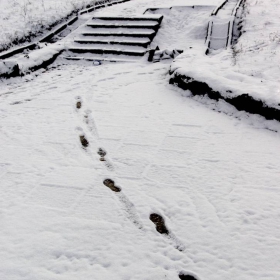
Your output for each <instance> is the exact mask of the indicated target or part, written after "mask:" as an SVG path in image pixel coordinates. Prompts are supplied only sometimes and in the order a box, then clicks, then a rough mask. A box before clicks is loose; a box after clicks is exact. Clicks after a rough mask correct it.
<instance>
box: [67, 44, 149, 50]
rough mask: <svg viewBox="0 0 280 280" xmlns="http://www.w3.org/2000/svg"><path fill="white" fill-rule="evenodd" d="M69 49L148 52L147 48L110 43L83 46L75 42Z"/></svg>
mask: <svg viewBox="0 0 280 280" xmlns="http://www.w3.org/2000/svg"><path fill="white" fill-rule="evenodd" d="M69 48H81V49H102V50H103V49H111V50H120V51H126V50H127V51H140V52H143V51H146V48H144V47H141V46H131V45H119V44H112V45H111V44H109V43H101V44H93V45H92V46H91V45H87V46H85V47H84V46H82V45H81V44H79V43H77V42H74V44H73V43H72V44H71V45H70V46H69Z"/></svg>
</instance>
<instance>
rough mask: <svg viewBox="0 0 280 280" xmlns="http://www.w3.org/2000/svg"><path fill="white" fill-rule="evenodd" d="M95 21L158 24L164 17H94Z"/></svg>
mask: <svg viewBox="0 0 280 280" xmlns="http://www.w3.org/2000/svg"><path fill="white" fill-rule="evenodd" d="M93 19H102V20H122V21H123V20H125V21H147V20H153V21H157V22H161V21H162V19H163V16H162V15H143V16H135V17H113V16H107V17H94V18H93Z"/></svg>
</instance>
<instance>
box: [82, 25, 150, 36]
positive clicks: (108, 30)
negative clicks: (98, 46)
mask: <svg viewBox="0 0 280 280" xmlns="http://www.w3.org/2000/svg"><path fill="white" fill-rule="evenodd" d="M83 32H85V33H86V32H89V33H104V34H108V35H110V34H112V33H113V34H122V33H125V34H147V35H151V34H154V33H155V31H154V30H153V29H151V30H150V29H135V30H131V29H129V28H124V27H120V28H118V29H115V28H102V27H99V28H95V29H94V31H92V29H91V28H90V27H85V28H84V29H83Z"/></svg>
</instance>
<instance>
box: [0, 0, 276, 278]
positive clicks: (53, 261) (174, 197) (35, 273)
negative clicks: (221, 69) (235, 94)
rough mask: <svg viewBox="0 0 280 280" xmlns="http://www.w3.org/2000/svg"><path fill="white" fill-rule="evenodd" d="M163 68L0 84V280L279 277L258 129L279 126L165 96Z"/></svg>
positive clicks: (271, 199) (121, 67)
mask: <svg viewBox="0 0 280 280" xmlns="http://www.w3.org/2000/svg"><path fill="white" fill-rule="evenodd" d="M168 2H170V1H158V0H154V1H147V0H135V1H131V2H128V3H126V4H123V5H124V6H123V7H124V8H123V10H121V7H120V5H119V6H114V7H110V8H106V13H107V14H110V13H114V14H115V15H118V13H119V14H126V15H130V14H133V13H136V11H138V13H140V11H141V13H143V11H144V10H145V9H146V8H147V7H150V6H160V5H161V6H162V7H163V6H164V5H167V4H168ZM180 2H181V3H180ZM182 2H184V3H186V1H174V4H176V3H177V4H178V5H181V4H182ZM194 2H196V4H197V3H198V2H197V1H187V3H190V4H194ZM205 2H206V1H204V3H205ZM209 2H210V1H207V4H209ZM201 3H202V4H203V2H202V1H201ZM211 4H217V1H216V2H215V1H213V2H212V1H211ZM141 9H142V10H141ZM103 13H104V14H105V11H103ZM96 14H97V13H96ZM98 14H99V15H101V14H102V12H101V11H99V12H98ZM202 22H203V20H202ZM165 27H166V26H165ZM202 27H203V25H202ZM202 27H201V28H202ZM165 31H166V34H168V32H169V31H168V29H165ZM186 34H189V37H187V38H188V39H189V40H193V42H194V45H196V46H197V45H199V44H200V42H201V43H203V38H202V37H198V38H197V39H196V40H195V39H194V38H192V39H191V36H193V33H192V32H189V33H186ZM162 36H163V35H162ZM181 38H182V37H180V40H181ZM174 40H175V38H174ZM171 41H172V40H171V39H170V42H171ZM158 42H159V43H161V42H163V41H162V40H159V41H158ZM173 44H174V45H175V43H173ZM194 45H187V44H186V45H185V47H190V46H192V47H194ZM170 63H171V61H170V60H169V61H165V62H160V63H155V64H150V63H147V62H143V61H139V62H136V63H123V64H106V63H105V64H102V65H100V66H92V65H90V66H86V65H75V64H73V65H71V64H69V65H63V66H56V67H54V68H53V69H49V70H47V71H39V72H37V73H34V74H32V75H27V76H25V77H23V78H13V79H9V80H6V81H1V84H0V119H1V122H0V135H1V137H0V180H1V187H0V223H1V230H0V279H5V280H22V279H25V280H31V279H42V280H47V279H48V280H50V279H51V280H53V279H57V280H58V279H65V280H66V279H67V280H74V279H75V280H76V279H85V280H87V279H88V280H89V279H96V280H103V279H104V280H105V279H114V280H129V279H131V280H162V279H169V280H176V279H179V277H178V274H179V273H180V272H183V273H185V274H191V275H194V276H195V277H196V279H198V280H224V279H231V280H248V279H260V280H278V279H279V278H280V272H279V262H280V251H279V239H280V226H279V223H278V220H279V217H280V210H279V207H278V205H279V199H280V191H279V187H278V185H279V179H280V175H279V174H280V170H279V166H280V156H279V153H278V151H279V149H280V141H279V140H280V139H279V138H280V136H279V132H272V131H270V130H267V129H265V128H264V127H268V126H269V127H272V126H273V129H274V130H276V131H279V130H280V125H279V123H274V122H269V121H264V120H263V119H262V118H261V117H258V116H250V115H247V114H245V113H239V112H236V111H234V110H233V109H232V108H231V109H230V110H231V114H232V116H230V115H226V114H223V113H219V112H218V111H219V110H220V107H223V108H225V106H226V104H223V103H217V104H216V103H213V102H211V101H208V105H207V106H205V104H201V103H199V102H197V100H198V98H193V99H191V98H187V97H186V96H188V94H189V93H188V92H184V91H182V90H180V89H178V88H176V87H174V86H172V85H169V74H168V73H169V68H170ZM201 72H202V71H201ZM204 102H205V100H204ZM219 106H220V107H219ZM77 107H78V108H77ZM213 109H215V110H213ZM81 137H82V138H81ZM83 137H85V138H83ZM81 139H87V143H88V144H86V142H85V140H84V141H83V143H84V145H85V146H87V147H83V146H82V144H81ZM100 148H101V149H102V150H103V151H105V152H106V156H105V161H100V155H99V154H98V151H99V149H100ZM105 179H111V180H114V182H115V185H116V186H117V187H119V188H120V189H121V192H113V191H111V190H110V188H108V187H106V186H105V185H104V184H103V181H104V180H105ZM151 213H158V214H160V215H161V216H162V217H163V218H164V219H165V223H166V226H167V228H168V230H169V235H168V236H166V235H161V234H160V233H158V232H157V231H156V229H155V225H154V224H153V223H152V222H151V221H150V219H149V216H150V214H151Z"/></svg>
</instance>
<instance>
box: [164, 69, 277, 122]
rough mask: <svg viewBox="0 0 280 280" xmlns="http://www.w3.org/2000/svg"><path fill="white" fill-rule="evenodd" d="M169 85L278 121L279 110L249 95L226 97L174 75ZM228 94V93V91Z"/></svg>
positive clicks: (202, 83)
mask: <svg viewBox="0 0 280 280" xmlns="http://www.w3.org/2000/svg"><path fill="white" fill-rule="evenodd" d="M169 83H170V84H174V85H176V86H178V87H179V88H181V89H184V90H190V91H191V92H192V94H193V95H207V96H208V97H209V98H211V99H214V100H216V101H218V100H219V99H221V100H224V101H226V102H228V103H229V104H231V105H233V106H234V107H235V108H236V109H237V110H239V111H246V112H248V113H251V114H259V115H261V116H263V117H265V118H266V119H267V120H277V121H280V110H279V109H276V108H273V107H269V106H267V104H265V102H263V101H261V100H256V99H254V98H253V97H252V96H250V94H248V93H244V94H241V95H239V96H236V97H231V98H229V97H226V96H223V94H222V93H220V92H218V91H215V90H214V89H212V88H211V87H210V86H209V85H208V84H206V83H205V82H201V81H196V80H194V79H193V78H191V77H187V76H184V75H181V74H179V73H174V74H173V75H172V77H171V78H170V80H169ZM228 92H230V91H228Z"/></svg>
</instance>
